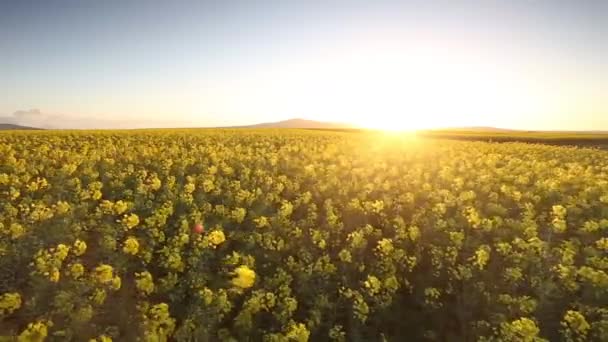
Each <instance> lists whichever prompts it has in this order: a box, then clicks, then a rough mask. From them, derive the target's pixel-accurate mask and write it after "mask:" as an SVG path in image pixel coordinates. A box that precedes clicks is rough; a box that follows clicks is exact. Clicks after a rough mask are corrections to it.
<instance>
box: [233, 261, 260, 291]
mask: <svg viewBox="0 0 608 342" xmlns="http://www.w3.org/2000/svg"><path fill="white" fill-rule="evenodd" d="M234 274H235V277H234V278H233V279H232V284H233V285H234V286H237V287H240V288H242V289H246V288H250V287H252V286H253V283H254V282H255V271H254V270H252V269H250V268H249V267H247V266H246V265H242V266H239V267H237V268H236V270H235V271H234Z"/></svg>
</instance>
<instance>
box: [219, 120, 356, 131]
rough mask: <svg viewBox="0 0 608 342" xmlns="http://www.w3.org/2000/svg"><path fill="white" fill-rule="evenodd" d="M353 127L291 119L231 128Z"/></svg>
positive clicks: (342, 124) (350, 126)
mask: <svg viewBox="0 0 608 342" xmlns="http://www.w3.org/2000/svg"><path fill="white" fill-rule="evenodd" d="M353 127H354V126H353V125H349V124H345V123H338V122H322V121H313V120H305V119H290V120H284V121H277V122H264V123H260V124H256V125H249V126H233V127H230V128H317V129H319V128H330V129H331V128H353Z"/></svg>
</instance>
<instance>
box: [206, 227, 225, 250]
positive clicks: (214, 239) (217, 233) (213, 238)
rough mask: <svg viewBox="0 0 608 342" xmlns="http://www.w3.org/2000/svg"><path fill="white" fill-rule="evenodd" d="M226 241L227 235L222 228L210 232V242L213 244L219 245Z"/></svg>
mask: <svg viewBox="0 0 608 342" xmlns="http://www.w3.org/2000/svg"><path fill="white" fill-rule="evenodd" d="M224 241H226V236H225V235H224V232H223V231H221V230H214V231H212V232H211V233H209V243H210V244H211V245H213V246H218V245H220V244H221V243H222V242H224Z"/></svg>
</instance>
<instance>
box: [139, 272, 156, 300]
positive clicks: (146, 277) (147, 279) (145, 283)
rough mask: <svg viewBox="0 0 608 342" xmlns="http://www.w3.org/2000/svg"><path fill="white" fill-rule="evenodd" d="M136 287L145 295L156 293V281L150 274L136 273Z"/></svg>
mask: <svg viewBox="0 0 608 342" xmlns="http://www.w3.org/2000/svg"><path fill="white" fill-rule="evenodd" d="M135 287H137V289H138V290H139V291H140V292H141V293H143V294H145V295H149V294H150V293H152V292H153V291H154V280H153V279H152V275H151V274H150V272H148V271H145V272H141V273H135Z"/></svg>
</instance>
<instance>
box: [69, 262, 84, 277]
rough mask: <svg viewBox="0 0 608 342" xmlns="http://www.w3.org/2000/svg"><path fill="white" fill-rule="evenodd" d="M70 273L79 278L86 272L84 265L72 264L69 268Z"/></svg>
mask: <svg viewBox="0 0 608 342" xmlns="http://www.w3.org/2000/svg"><path fill="white" fill-rule="evenodd" d="M69 274H70V275H71V276H72V277H73V278H74V279H78V278H80V277H82V275H83V274H84V266H83V265H82V264H80V263H76V264H72V265H71V266H70V269H69Z"/></svg>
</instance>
